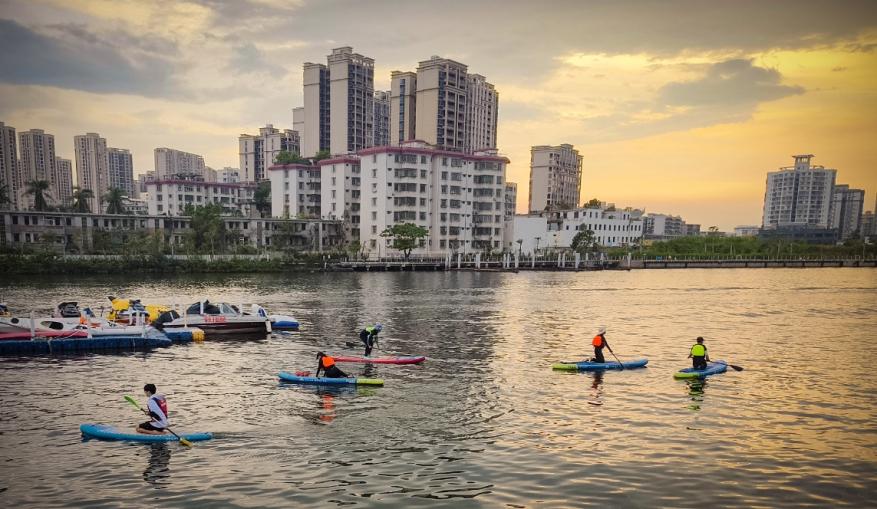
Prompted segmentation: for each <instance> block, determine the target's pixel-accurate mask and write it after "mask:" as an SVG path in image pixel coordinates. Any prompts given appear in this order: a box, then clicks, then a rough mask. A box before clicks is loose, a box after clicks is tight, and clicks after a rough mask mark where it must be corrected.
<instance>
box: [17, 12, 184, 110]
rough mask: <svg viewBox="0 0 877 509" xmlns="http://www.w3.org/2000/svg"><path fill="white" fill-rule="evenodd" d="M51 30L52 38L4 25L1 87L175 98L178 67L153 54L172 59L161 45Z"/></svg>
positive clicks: (72, 28)
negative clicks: (64, 89) (50, 88)
mask: <svg viewBox="0 0 877 509" xmlns="http://www.w3.org/2000/svg"><path fill="white" fill-rule="evenodd" d="M47 28H48V29H49V30H50V31H51V32H52V33H51V34H50V35H47V34H43V33H40V32H37V31H35V30H32V29H30V28H28V27H26V26H24V25H21V24H19V23H17V22H15V21H12V20H8V19H0V48H3V51H0V68H2V69H3V73H2V74H0V82H4V83H11V84H17V85H48V86H56V87H61V88H69V89H75V90H84V91H87V92H98V93H122V94H137V95H144V96H161V95H170V94H171V91H172V90H173V87H172V74H173V64H172V62H171V61H170V60H169V59H168V58H164V57H160V56H157V55H155V54H154V53H155V52H156V51H161V52H163V53H168V52H169V47H167V46H162V45H161V44H160V43H156V42H152V43H149V44H152V45H153V47H150V46H149V45H148V44H147V45H144V44H141V43H143V42H144V40H140V39H138V38H136V37H134V36H132V35H130V34H124V33H120V34H117V37H118V39H117V40H107V39H104V38H102V37H100V36H98V35H97V34H96V33H94V32H91V31H89V30H87V29H86V28H84V27H82V26H78V25H52V26H51V27H47ZM125 51H127V52H129V53H130V54H131V55H132V56H133V57H134V58H131V57H129V56H128V55H126V53H125Z"/></svg>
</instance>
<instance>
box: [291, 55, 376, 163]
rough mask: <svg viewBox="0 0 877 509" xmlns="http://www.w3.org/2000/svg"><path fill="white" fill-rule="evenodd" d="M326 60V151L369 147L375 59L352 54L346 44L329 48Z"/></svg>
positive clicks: (347, 150)
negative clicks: (327, 101) (327, 80)
mask: <svg viewBox="0 0 877 509" xmlns="http://www.w3.org/2000/svg"><path fill="white" fill-rule="evenodd" d="M326 60H327V63H328V67H329V106H330V108H329V133H330V136H329V150H330V151H331V153H332V154H346V153H349V152H356V151H357V150H362V149H364V148H368V147H371V146H373V145H374V114H375V112H374V95H375V76H374V72H375V70H374V67H375V61H374V60H373V59H371V58H369V57H365V56H362V55H360V54H359V53H354V52H353V48H351V47H350V46H344V47H342V48H336V49H333V50H332V54H331V55H329V56H328V57H327V59H326ZM305 107H307V104H306V105H305Z"/></svg>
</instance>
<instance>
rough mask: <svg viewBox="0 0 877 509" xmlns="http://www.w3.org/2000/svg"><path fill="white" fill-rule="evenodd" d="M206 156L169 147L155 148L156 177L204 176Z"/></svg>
mask: <svg viewBox="0 0 877 509" xmlns="http://www.w3.org/2000/svg"><path fill="white" fill-rule="evenodd" d="M204 168H205V165H204V158H203V157H202V156H199V155H198V154H192V153H191V152H183V151H182V150H176V149H172V148H167V147H160V148H157V149H155V178H157V179H168V178H177V177H179V176H185V178H188V177H192V176H197V177H202V178H203V177H204Z"/></svg>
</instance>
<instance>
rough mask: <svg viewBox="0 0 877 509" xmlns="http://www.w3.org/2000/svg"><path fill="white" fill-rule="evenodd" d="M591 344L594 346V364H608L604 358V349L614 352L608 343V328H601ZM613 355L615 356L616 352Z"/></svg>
mask: <svg viewBox="0 0 877 509" xmlns="http://www.w3.org/2000/svg"><path fill="white" fill-rule="evenodd" d="M591 344H592V345H593V346H594V358H593V359H592V362H598V363H601V364H602V363H604V362H606V359H604V358H603V348H604V347H605V348H608V349H609V351H610V352H612V347H611V346H609V343H607V342H606V327H603V326H600V328H598V329H597V335H596V336H594V339H593V340H592V341H591ZM612 353H613V354H614V353H615V352H612Z"/></svg>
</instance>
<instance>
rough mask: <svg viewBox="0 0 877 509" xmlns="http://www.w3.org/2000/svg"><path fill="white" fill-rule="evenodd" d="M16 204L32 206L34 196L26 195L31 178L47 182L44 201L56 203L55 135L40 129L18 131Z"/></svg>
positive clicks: (24, 207)
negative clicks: (47, 190) (47, 189)
mask: <svg viewBox="0 0 877 509" xmlns="http://www.w3.org/2000/svg"><path fill="white" fill-rule="evenodd" d="M18 155H19V173H18V205H19V207H20V208H22V209H30V208H33V205H34V197H33V196H30V195H27V194H26V192H27V183H28V182H30V181H32V180H45V181H48V182H49V193H48V196H47V197H46V201H48V202H49V204H56V205H57V204H58V203H57V200H58V191H57V188H56V186H57V184H58V174H57V171H56V170H55V137H54V136H52V135H51V134H47V133H45V132H44V131H43V130H42V129H31V130H30V131H23V132H20V133H18Z"/></svg>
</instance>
